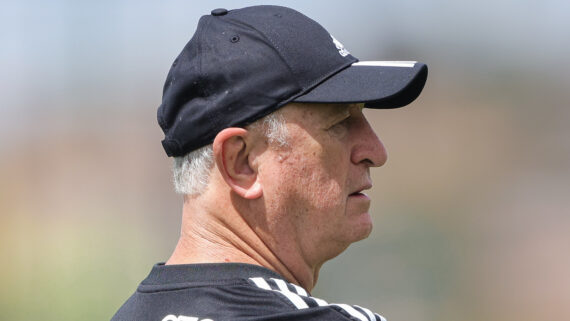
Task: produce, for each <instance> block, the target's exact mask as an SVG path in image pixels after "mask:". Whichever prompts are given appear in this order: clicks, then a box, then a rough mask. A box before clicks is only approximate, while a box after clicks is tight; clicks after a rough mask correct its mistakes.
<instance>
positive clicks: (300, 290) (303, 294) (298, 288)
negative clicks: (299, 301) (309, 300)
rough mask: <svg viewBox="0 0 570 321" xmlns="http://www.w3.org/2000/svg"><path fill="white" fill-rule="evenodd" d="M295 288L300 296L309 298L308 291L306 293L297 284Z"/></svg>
mask: <svg viewBox="0 0 570 321" xmlns="http://www.w3.org/2000/svg"><path fill="white" fill-rule="evenodd" d="M293 287H294V288H295V291H297V294H298V295H301V296H309V295H308V294H307V291H305V289H303V288H302V287H300V286H298V285H297V284H293Z"/></svg>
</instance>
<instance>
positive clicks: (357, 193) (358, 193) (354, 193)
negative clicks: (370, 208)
mask: <svg viewBox="0 0 570 321" xmlns="http://www.w3.org/2000/svg"><path fill="white" fill-rule="evenodd" d="M371 188H372V184H365V185H363V186H361V187H359V188H358V189H357V190H355V191H354V192H352V193H350V194H349V195H348V196H360V195H366V194H364V193H363V191H365V190H368V189H371Z"/></svg>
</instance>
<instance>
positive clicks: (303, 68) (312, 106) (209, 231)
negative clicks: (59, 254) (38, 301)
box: [113, 6, 427, 321]
mask: <svg viewBox="0 0 570 321" xmlns="http://www.w3.org/2000/svg"><path fill="white" fill-rule="evenodd" d="M426 77H427V67H426V66H425V65H424V64H421V63H416V62H358V60H357V59H356V58H355V57H353V56H352V55H351V54H350V53H349V52H348V51H347V50H346V49H345V48H344V47H343V45H342V44H341V43H340V42H338V41H337V40H336V39H335V38H334V37H332V36H331V35H330V34H329V33H328V32H327V31H326V30H325V29H323V28H322V27H321V26H320V25H319V24H317V23H316V22H315V21H313V20H311V19H309V18H307V17H306V16H304V15H302V14H300V13H299V12H296V11H294V10H291V9H288V8H284V7H277V6H256V7H249V8H244V9H239V10H231V11H228V10H225V9H216V10H214V11H212V13H211V15H208V16H204V17H202V18H201V20H200V22H199V24H198V27H197V30H196V33H195V35H194V37H193V38H192V39H191V40H190V42H189V43H188V44H187V45H186V47H185V48H184V49H183V50H182V53H181V54H180V55H179V56H178V58H177V59H176V60H175V62H174V63H173V65H172V68H171V70H170V72H169V74H168V77H167V79H166V84H165V87H164V95H163V101H162V104H161V106H160V107H159V110H158V121H159V124H160V126H161V128H162V129H163V131H164V133H165V136H166V137H165V139H164V140H163V142H162V144H163V147H164V149H165V150H166V153H167V154H168V155H169V156H173V157H174V181H175V187H176V190H177V191H178V192H179V193H181V194H184V207H183V218H182V231H181V236H180V240H179V242H178V244H177V246H176V248H175V250H174V252H173V254H172V256H171V257H170V258H169V259H168V261H167V262H166V263H161V264H157V265H155V266H154V267H153V269H152V271H151V272H150V275H149V276H148V277H147V278H146V279H145V280H144V281H143V282H142V283H141V284H140V286H139V287H138V289H137V291H136V293H135V294H133V296H132V297H131V298H130V299H129V300H128V301H127V302H126V303H125V304H124V305H123V306H122V307H121V308H120V309H119V311H118V312H117V314H116V315H115V316H114V318H113V320H139V321H143V320H162V321H174V320H180V321H182V320H216V321H219V320H383V317H381V316H380V315H379V314H375V313H373V312H371V311H370V310H368V309H366V308H362V307H359V306H351V305H347V304H329V303H327V302H326V301H324V300H322V299H318V298H315V297H312V296H311V295H310V294H309V292H310V291H311V290H312V289H313V287H314V286H315V284H316V282H317V279H318V275H319V270H320V268H321V266H322V264H323V263H324V262H326V261H327V260H329V259H331V258H333V257H335V256H337V255H338V254H340V253H341V252H342V251H344V250H345V249H346V248H347V247H348V246H349V245H350V244H351V243H353V242H356V241H359V240H362V239H364V238H366V237H367V236H368V234H369V233H370V232H371V230H372V220H371V218H370V215H369V213H368V209H369V206H370V199H369V197H368V196H367V195H366V194H364V191H365V190H367V189H369V188H371V187H372V182H371V179H370V175H369V169H370V167H378V166H381V165H382V164H384V162H385V161H386V151H385V149H384V146H383V145H382V143H381V142H380V140H379V139H378V138H377V137H376V135H375V134H374V131H373V130H372V128H371V127H370V125H369V123H368V122H367V120H366V118H365V117H364V115H363V113H362V109H363V108H364V107H369V108H395V107H401V106H404V105H406V104H408V103H410V102H412V101H413V100H414V99H415V98H416V97H417V96H418V95H419V93H420V92H421V90H422V88H423V86H424V83H425V80H426Z"/></svg>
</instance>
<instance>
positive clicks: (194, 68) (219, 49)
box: [158, 6, 427, 156]
mask: <svg viewBox="0 0 570 321" xmlns="http://www.w3.org/2000/svg"><path fill="white" fill-rule="evenodd" d="M426 78H427V66H426V65H425V64H422V63H418V62H409V61H392V62H382V61H362V62H361V61H359V60H358V59H357V58H355V57H354V56H352V55H351V54H350V53H349V52H348V50H346V49H345V48H344V46H343V45H342V44H341V43H340V42H339V41H338V40H336V39H335V38H334V37H333V36H331V35H330V34H329V33H328V32H327V31H326V30H325V29H324V28H323V27H322V26H321V25H319V24H318V23H317V22H315V21H313V20H312V19H310V18H308V17H307V16H305V15H303V14H301V13H299V12H297V11H295V10H293V9H290V8H285V7H280V6H253V7H247V8H243V9H236V10H226V9H215V10H213V11H212V12H211V14H210V15H206V16H203V17H201V18H200V21H199V23H198V27H197V29H196V32H195V34H194V36H193V37H192V39H190V41H189V42H188V44H186V46H185V47H184V49H183V50H182V52H181V53H180V55H179V56H178V57H177V58H176V60H175V61H174V63H173V64H172V67H171V69H170V71H169V73H168V76H167V78H166V83H165V85H164V90H163V98H162V104H161V105H160V107H159V108H158V123H159V124H160V127H161V128H162V130H163V131H164V134H165V139H164V140H163V141H162V145H163V147H164V149H165V151H166V154H167V155H168V156H182V155H184V154H186V153H188V152H190V151H192V150H195V149H198V148H200V147H202V146H205V145H207V144H210V143H211V142H212V141H213V139H214V137H215V136H216V135H217V134H218V132H220V131H221V130H223V129H224V128H228V127H244V126H246V125H248V124H250V123H252V122H254V121H256V120H257V119H259V118H262V117H264V116H266V115H268V114H270V113H272V112H274V111H276V110H277V109H279V108H280V107H282V106H284V105H286V104H287V103H290V102H304V103H364V106H365V107H368V108H397V107H402V106H405V105H407V104H409V103H411V102H412V101H413V100H414V99H416V97H417V96H418V95H419V94H420V92H421V91H422V89H423V87H424V84H425V81H426Z"/></svg>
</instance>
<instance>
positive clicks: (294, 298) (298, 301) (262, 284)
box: [250, 278, 309, 310]
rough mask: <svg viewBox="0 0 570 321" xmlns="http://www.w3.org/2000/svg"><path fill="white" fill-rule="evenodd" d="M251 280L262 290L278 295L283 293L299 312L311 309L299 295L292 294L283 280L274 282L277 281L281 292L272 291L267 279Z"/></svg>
mask: <svg viewBox="0 0 570 321" xmlns="http://www.w3.org/2000/svg"><path fill="white" fill-rule="evenodd" d="M250 280H252V281H253V283H255V285H256V286H257V287H258V288H260V289H264V290H269V291H275V292H277V293H281V294H282V295H284V296H285V297H286V298H287V299H289V301H291V303H293V305H294V306H295V307H296V308H297V309H299V310H301V309H307V308H309V305H308V304H307V303H306V302H305V301H303V299H302V298H301V297H300V296H299V295H297V294H296V293H293V292H291V291H290V290H289V289H288V288H287V284H286V283H285V281H283V280H280V279H273V281H275V283H276V284H277V287H279V290H273V289H271V287H270V286H269V283H267V281H265V279H263V278H250Z"/></svg>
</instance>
